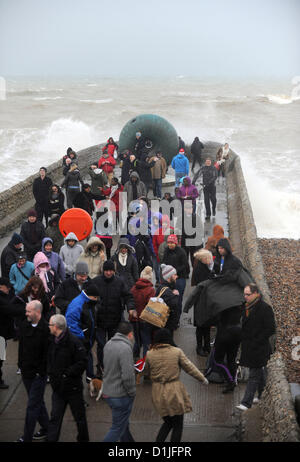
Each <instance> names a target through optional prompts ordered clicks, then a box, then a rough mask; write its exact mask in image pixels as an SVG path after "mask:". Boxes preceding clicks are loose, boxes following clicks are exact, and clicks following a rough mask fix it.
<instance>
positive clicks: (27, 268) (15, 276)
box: [9, 253, 34, 295]
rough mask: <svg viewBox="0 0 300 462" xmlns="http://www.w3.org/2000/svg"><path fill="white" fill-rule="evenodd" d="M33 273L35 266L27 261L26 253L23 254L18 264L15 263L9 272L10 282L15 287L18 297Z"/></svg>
mask: <svg viewBox="0 0 300 462" xmlns="http://www.w3.org/2000/svg"><path fill="white" fill-rule="evenodd" d="M33 272H34V264H33V263H32V262H31V261H27V256H26V254H25V253H21V254H20V255H19V259H18V262H17V263H14V264H13V265H12V267H11V268H10V271H9V282H10V283H11V285H12V286H13V288H14V291H15V294H16V295H17V294H19V293H20V292H22V290H23V289H24V288H25V286H26V284H27V282H28V281H29V279H30V278H31V276H32V274H33Z"/></svg>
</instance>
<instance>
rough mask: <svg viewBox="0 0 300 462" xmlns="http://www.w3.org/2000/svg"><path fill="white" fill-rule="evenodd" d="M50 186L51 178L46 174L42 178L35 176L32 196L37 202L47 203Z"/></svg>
mask: <svg viewBox="0 0 300 462" xmlns="http://www.w3.org/2000/svg"><path fill="white" fill-rule="evenodd" d="M51 186H52V180H51V178H49V177H48V176H45V178H44V179H43V180H42V179H41V177H38V178H35V180H34V181H33V184H32V190H33V196H34V198H35V201H36V202H37V204H45V203H46V204H47V203H48V199H49V190H50V188H51Z"/></svg>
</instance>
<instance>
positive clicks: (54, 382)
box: [47, 329, 87, 397]
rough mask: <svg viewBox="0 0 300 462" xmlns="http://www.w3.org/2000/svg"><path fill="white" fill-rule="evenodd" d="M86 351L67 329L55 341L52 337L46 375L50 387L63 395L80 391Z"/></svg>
mask: <svg viewBox="0 0 300 462" xmlns="http://www.w3.org/2000/svg"><path fill="white" fill-rule="evenodd" d="M86 367H87V352H86V349H85V347H84V345H83V343H82V341H81V340H80V339H79V338H77V337H75V335H73V334H72V333H71V332H70V331H69V329H67V330H66V331H65V332H64V334H63V335H62V337H61V338H60V339H59V341H58V342H57V338H56V337H54V336H53V337H52V339H51V343H50V346H49V351H48V368H47V371H48V375H49V379H50V384H51V386H52V389H53V390H54V391H55V392H56V393H58V394H60V395H62V396H63V397H67V396H70V395H72V394H74V393H78V392H81V391H82V389H83V383H82V374H83V372H84V371H85V370H86Z"/></svg>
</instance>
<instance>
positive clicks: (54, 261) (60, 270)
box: [42, 237, 66, 281]
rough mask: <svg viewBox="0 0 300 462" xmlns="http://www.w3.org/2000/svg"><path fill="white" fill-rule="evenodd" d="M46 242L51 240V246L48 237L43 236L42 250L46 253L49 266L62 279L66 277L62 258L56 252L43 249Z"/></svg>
mask: <svg viewBox="0 0 300 462" xmlns="http://www.w3.org/2000/svg"><path fill="white" fill-rule="evenodd" d="M47 242H51V244H52V246H53V241H52V239H51V238H50V237H44V239H43V240H42V252H43V253H44V254H45V255H46V257H47V258H48V260H49V263H50V266H51V268H52V269H53V270H54V271H55V272H56V273H57V275H58V277H59V279H60V280H61V281H64V280H65V279H66V271H65V264H64V262H63V260H62V258H61V257H60V256H59V255H58V253H56V252H53V251H52V250H51V252H47V251H46V250H45V244H46V243H47Z"/></svg>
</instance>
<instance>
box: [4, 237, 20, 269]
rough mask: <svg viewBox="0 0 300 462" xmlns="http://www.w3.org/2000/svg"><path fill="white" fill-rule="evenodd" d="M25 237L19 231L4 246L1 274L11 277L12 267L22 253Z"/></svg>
mask: <svg viewBox="0 0 300 462" xmlns="http://www.w3.org/2000/svg"><path fill="white" fill-rule="evenodd" d="M22 247H23V238H22V236H20V235H19V234H17V233H14V234H13V235H12V238H11V240H10V241H9V243H8V244H7V246H5V247H4V249H3V250H2V254H1V275H2V277H4V278H8V277H9V271H10V268H11V267H12V265H13V264H14V263H17V262H18V260H19V256H20V254H21V253H22Z"/></svg>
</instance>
